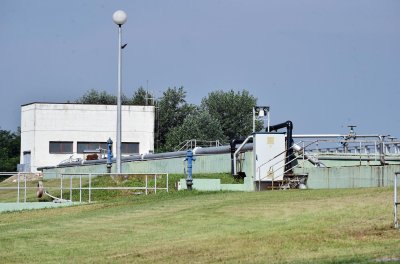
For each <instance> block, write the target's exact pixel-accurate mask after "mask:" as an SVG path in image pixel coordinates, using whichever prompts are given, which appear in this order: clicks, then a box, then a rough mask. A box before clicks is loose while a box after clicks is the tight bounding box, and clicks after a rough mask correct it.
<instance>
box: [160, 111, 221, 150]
mask: <svg viewBox="0 0 400 264" xmlns="http://www.w3.org/2000/svg"><path fill="white" fill-rule="evenodd" d="M189 139H197V140H204V141H215V140H219V141H221V142H223V141H225V140H226V137H225V135H224V132H223V131H222V128H221V125H220V123H219V122H218V120H217V119H216V118H213V117H212V116H211V115H210V113H208V112H207V111H197V112H195V113H193V114H191V115H189V116H187V117H186V118H185V120H184V121H183V123H182V125H180V126H177V127H174V128H172V129H171V130H170V132H169V133H168V134H167V138H166V147H167V148H168V149H171V150H172V149H173V148H174V147H176V146H178V145H179V144H180V143H181V142H183V141H185V140H189Z"/></svg>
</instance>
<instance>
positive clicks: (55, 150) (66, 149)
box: [49, 141, 73, 154]
mask: <svg viewBox="0 0 400 264" xmlns="http://www.w3.org/2000/svg"><path fill="white" fill-rule="evenodd" d="M49 152H50V153H51V154H71V153H73V152H72V141H50V144H49Z"/></svg>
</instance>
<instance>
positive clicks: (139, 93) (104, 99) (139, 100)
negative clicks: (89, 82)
mask: <svg viewBox="0 0 400 264" xmlns="http://www.w3.org/2000/svg"><path fill="white" fill-rule="evenodd" d="M151 97H152V95H151V94H147V92H146V90H145V89H144V88H143V87H139V88H138V89H137V90H136V91H135V92H134V93H133V96H132V97H131V98H128V97H127V96H126V95H124V94H122V95H121V104H123V105H147V103H149V102H147V103H146V100H147V98H151ZM75 103H78V104H104V105H116V104H117V96H116V95H113V94H109V93H107V92H106V91H101V92H99V91H96V90H95V89H91V90H89V91H87V92H86V93H85V94H84V95H83V96H82V97H80V98H78V99H77V100H75Z"/></svg>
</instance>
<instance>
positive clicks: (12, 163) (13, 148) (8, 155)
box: [0, 129, 21, 172]
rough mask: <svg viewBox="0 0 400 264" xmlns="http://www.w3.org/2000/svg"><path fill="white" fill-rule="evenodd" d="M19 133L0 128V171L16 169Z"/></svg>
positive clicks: (19, 143) (18, 152)
mask: <svg viewBox="0 0 400 264" xmlns="http://www.w3.org/2000/svg"><path fill="white" fill-rule="evenodd" d="M20 145H21V133H20V130H19V129H18V132H11V131H8V130H0V171H2V172H7V171H17V164H18V163H19V158H20V148H21V146H20Z"/></svg>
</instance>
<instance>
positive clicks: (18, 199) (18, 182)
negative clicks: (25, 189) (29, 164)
mask: <svg viewBox="0 0 400 264" xmlns="http://www.w3.org/2000/svg"><path fill="white" fill-rule="evenodd" d="M19 176H20V173H19V172H18V175H17V177H18V178H17V182H18V188H17V203H19V185H20V183H19V181H20V180H19Z"/></svg>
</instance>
